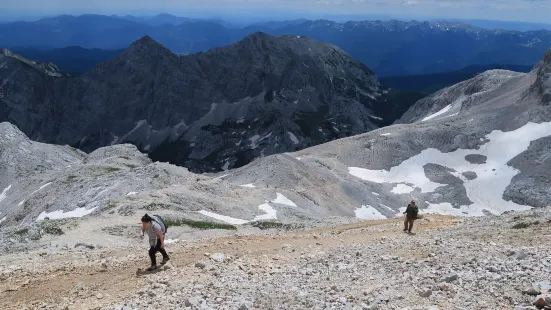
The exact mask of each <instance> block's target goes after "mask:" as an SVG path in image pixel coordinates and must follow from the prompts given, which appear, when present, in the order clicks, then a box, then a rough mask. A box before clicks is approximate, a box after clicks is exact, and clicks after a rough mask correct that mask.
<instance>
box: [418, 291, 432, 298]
mask: <svg viewBox="0 0 551 310" xmlns="http://www.w3.org/2000/svg"><path fill="white" fill-rule="evenodd" d="M430 295H432V290H431V289H426V290H423V291H421V292H420V293H419V296H421V297H429V296H430Z"/></svg>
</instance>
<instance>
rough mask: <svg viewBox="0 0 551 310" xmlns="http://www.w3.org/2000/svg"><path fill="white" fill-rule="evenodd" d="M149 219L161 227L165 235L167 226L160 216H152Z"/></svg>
mask: <svg viewBox="0 0 551 310" xmlns="http://www.w3.org/2000/svg"><path fill="white" fill-rule="evenodd" d="M151 219H153V220H154V221H155V222H157V223H158V224H159V225H161V227H162V228H164V233H165V234H166V232H167V231H168V225H167V224H166V222H165V220H164V219H163V218H162V217H161V216H160V215H153V216H152V217H151Z"/></svg>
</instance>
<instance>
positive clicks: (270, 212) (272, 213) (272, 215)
mask: <svg viewBox="0 0 551 310" xmlns="http://www.w3.org/2000/svg"><path fill="white" fill-rule="evenodd" d="M258 208H259V209H260V210H262V211H264V212H266V214H262V215H257V216H255V217H254V220H253V221H262V220H277V211H276V210H275V209H274V208H272V206H270V205H269V204H267V203H265V204H261V205H260V206H258Z"/></svg>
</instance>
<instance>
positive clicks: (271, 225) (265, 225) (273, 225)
mask: <svg viewBox="0 0 551 310" xmlns="http://www.w3.org/2000/svg"><path fill="white" fill-rule="evenodd" d="M251 226H253V227H256V228H260V229H261V230H266V229H283V230H291V229H293V228H296V227H294V226H293V225H290V224H283V223H279V222H272V221H260V222H252V223H251Z"/></svg>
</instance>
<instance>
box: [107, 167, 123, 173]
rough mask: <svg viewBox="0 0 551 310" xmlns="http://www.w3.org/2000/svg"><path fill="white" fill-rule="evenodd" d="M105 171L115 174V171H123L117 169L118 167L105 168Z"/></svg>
mask: <svg viewBox="0 0 551 310" xmlns="http://www.w3.org/2000/svg"><path fill="white" fill-rule="evenodd" d="M105 170H106V171H107V172H115V171H119V170H121V168H116V167H105Z"/></svg>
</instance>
